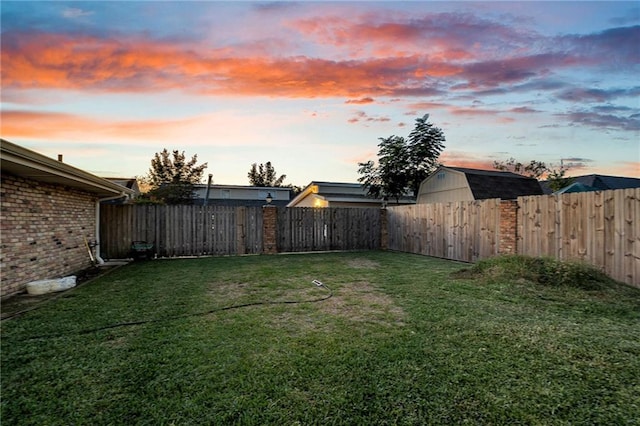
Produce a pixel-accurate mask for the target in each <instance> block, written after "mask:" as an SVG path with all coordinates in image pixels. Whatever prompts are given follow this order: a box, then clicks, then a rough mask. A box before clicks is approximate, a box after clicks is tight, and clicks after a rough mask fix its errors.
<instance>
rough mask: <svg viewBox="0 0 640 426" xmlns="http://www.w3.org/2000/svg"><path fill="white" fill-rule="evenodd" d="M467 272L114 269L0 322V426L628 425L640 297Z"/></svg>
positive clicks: (322, 263) (208, 262)
mask: <svg viewBox="0 0 640 426" xmlns="http://www.w3.org/2000/svg"><path fill="white" fill-rule="evenodd" d="M510 261H511V260H510ZM464 266H465V265H462V264H460V263H455V262H449V261H444V260H439V259H433V258H426V257H421V256H416V255H410V254H401V253H390V252H362V253H328V254H326V253H324V254H305V255H278V256H253V257H228V258H202V259H184V260H166V261H165V260H160V261H151V262H146V263H137V264H131V265H128V266H125V267H122V268H119V269H117V270H114V271H111V272H110V273H109V274H107V275H106V276H104V277H101V278H98V279H96V280H94V281H91V282H89V283H87V284H85V285H83V286H81V287H79V288H77V289H74V290H72V291H70V292H68V293H65V294H63V295H62V296H61V297H58V298H56V299H53V300H51V301H49V302H47V303H43V304H42V305H40V306H39V307H38V308H37V309H35V310H31V311H29V312H26V313H24V314H22V315H20V316H17V317H15V318H13V319H11V320H8V321H4V322H3V323H2V342H1V344H2V347H1V349H2V353H1V355H2V371H1V374H2V413H1V414H2V419H1V420H2V423H3V424H7V425H9V424H25V425H29V424H33V425H44V424H142V425H146V424H148V425H171V424H175V425H184V424H212V425H213V424H240V425H265V424H274V425H315V424H322V425H326V424H335V425H342V424H344V425H356V424H362V425H365V424H366V425H370V424H376V425H385V424H386V425H395V424H398V425H403V424H404V425H417V424H545V425H548V424H558V425H562V424H639V423H638V422H639V420H638V419H640V396H639V395H640V381H639V380H638V377H640V291H639V290H637V289H632V288H629V287H625V286H620V285H616V284H614V283H605V284H602V285H599V286H596V287H593V288H592V287H589V289H585V288H581V287H579V286H577V287H576V286H572V285H566V284H562V285H546V284H540V283H538V282H535V281H531V280H530V279H529V278H526V277H524V278H523V277H519V276H518V275H513V274H512V275H511V276H505V275H504V274H497V273H495V270H496V266H495V265H494V266H492V267H489V268H487V270H490V271H493V272H491V273H486V271H485V272H482V271H475V272H474V273H459V272H457V271H459V270H461V269H462V268H463V267H464ZM313 279H318V280H320V281H322V282H324V283H325V284H326V285H327V286H328V287H329V288H330V289H331V290H332V292H333V295H332V297H331V298H328V299H326V300H323V301H317V302H305V303H271V302H295V301H303V300H314V299H321V298H326V297H327V296H328V295H329V293H328V292H327V290H325V289H323V288H318V287H316V286H314V285H312V284H311V281H312V280H313ZM264 302H270V304H264ZM252 303H253V305H250V306H244V307H241V308H233V309H227V308H230V307H233V306H238V305H246V304H252ZM3 309H5V306H3ZM144 320H153V321H152V322H145V323H139V324H135V325H123V324H125V323H138V322H140V321H144Z"/></svg>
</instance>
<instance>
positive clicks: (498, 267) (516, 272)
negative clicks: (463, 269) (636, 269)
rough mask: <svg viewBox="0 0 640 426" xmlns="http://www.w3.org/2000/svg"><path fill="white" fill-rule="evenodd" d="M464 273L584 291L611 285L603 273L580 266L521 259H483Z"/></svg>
mask: <svg viewBox="0 0 640 426" xmlns="http://www.w3.org/2000/svg"><path fill="white" fill-rule="evenodd" d="M467 273H468V274H470V275H472V276H476V277H477V276H481V277H484V278H486V279H493V280H495V279H510V280H527V281H532V282H535V283H539V284H544V285H551V286H569V287H576V288H582V289H585V290H599V289H602V288H605V287H607V286H610V285H612V284H613V283H614V280H613V279H611V278H609V277H608V276H607V275H606V274H605V273H604V272H602V271H601V270H599V269H598V268H596V267H595V266H592V265H589V264H587V263H584V262H580V261H573V260H572V261H562V260H557V259H553V258H550V257H531V256H521V255H508V256H497V257H492V258H489V259H484V260H481V261H479V262H477V263H476V264H475V265H473V267H472V268H471V269H469V270H468V272H467Z"/></svg>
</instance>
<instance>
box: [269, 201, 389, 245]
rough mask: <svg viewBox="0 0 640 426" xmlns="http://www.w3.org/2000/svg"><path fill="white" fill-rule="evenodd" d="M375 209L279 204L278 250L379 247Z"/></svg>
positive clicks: (378, 217)
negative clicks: (289, 206)
mask: <svg viewBox="0 0 640 426" xmlns="http://www.w3.org/2000/svg"><path fill="white" fill-rule="evenodd" d="M380 217H381V213H380V210H379V209H373V208H346V207H342V208H340V207H336V208H333V207H332V208H311V207H298V208H279V209H278V218H277V221H278V224H277V249H278V251H279V252H299V251H322V250H377V249H379V248H380V230H381V225H380Z"/></svg>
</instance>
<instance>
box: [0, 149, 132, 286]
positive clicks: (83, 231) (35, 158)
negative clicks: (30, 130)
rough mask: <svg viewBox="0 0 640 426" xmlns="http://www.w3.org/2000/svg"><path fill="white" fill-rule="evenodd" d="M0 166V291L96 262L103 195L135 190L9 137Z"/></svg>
mask: <svg viewBox="0 0 640 426" xmlns="http://www.w3.org/2000/svg"><path fill="white" fill-rule="evenodd" d="M0 168H1V171H2V180H1V181H0V196H1V200H2V206H1V217H0V226H1V230H2V235H1V237H2V246H1V248H0V250H1V251H0V275H1V278H0V296H7V295H11V294H14V293H18V292H20V291H22V290H23V289H24V287H25V285H26V284H27V283H28V282H31V281H36V280H41V279H48V278H58V277H63V276H66V275H71V274H73V273H75V272H78V271H81V270H83V269H86V268H87V267H89V266H91V263H92V261H91V256H96V257H95V258H96V259H100V257H99V256H100V246H99V245H96V243H98V242H99V241H98V240H99V235H100V230H99V223H100V220H99V214H100V208H99V206H100V201H101V200H105V199H113V198H120V197H127V196H130V195H132V194H133V191H132V190H131V189H128V188H125V187H122V186H120V185H118V184H116V183H113V182H110V181H108V180H106V179H103V178H100V177H98V176H94V175H92V174H90V173H87V172H85V171H83V170H80V169H77V168H75V167H72V166H70V165H68V164H65V163H63V162H61V161H57V160H54V159H51V158H49V157H45V156H43V155H41V154H38V153H36V152H33V151H31V150H28V149H26V148H23V147H21V146H19V145H16V144H13V143H11V142H8V141H6V140H4V139H3V140H0ZM89 246H95V254H94V252H92V253H91V256H90V255H89V251H90V248H89ZM100 260H101V259H100Z"/></svg>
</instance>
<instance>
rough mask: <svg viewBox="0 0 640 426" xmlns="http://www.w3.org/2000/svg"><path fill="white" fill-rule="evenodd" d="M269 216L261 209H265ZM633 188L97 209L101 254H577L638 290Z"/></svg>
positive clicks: (638, 193)
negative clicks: (134, 248)
mask: <svg viewBox="0 0 640 426" xmlns="http://www.w3.org/2000/svg"><path fill="white" fill-rule="evenodd" d="M265 212H268V214H265ZM639 224H640V188H637V189H626V190H616V191H602V192H586V193H578V194H562V195H549V196H546V195H543V196H531V197H520V198H518V200H517V201H500V200H497V199H493V200H483V201H462V202H452V203H446V204H418V205H412V206H398V207H390V208H388V209H387V210H379V209H372V208H277V207H265V208H261V207H219V206H208V207H203V206H145V205H123V206H114V205H104V206H101V219H100V229H101V235H100V250H101V253H102V254H103V256H104V257H106V258H123V257H128V256H129V250H130V246H131V242H132V241H147V242H149V243H153V244H154V245H155V248H156V252H157V253H158V255H159V256H167V257H172V256H200V255H233V254H245V253H246V254H256V253H276V252H299V251H319V250H368V249H379V248H383V249H384V248H389V249H391V250H397V251H403V252H410V253H418V254H423V255H427V256H436V257H442V258H446V259H452V260H460V261H465V262H475V261H477V260H479V259H483V258H486V257H490V256H494V255H497V254H501V253H519V254H524V255H531V256H551V257H555V258H557V259H562V260H565V259H580V260H584V261H586V262H589V263H591V264H593V265H595V266H597V267H600V268H602V269H603V270H604V271H605V272H606V273H607V274H608V275H610V276H611V277H613V278H615V279H617V280H619V281H623V282H626V283H627V284H631V285H634V286H637V287H640V225H639Z"/></svg>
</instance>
